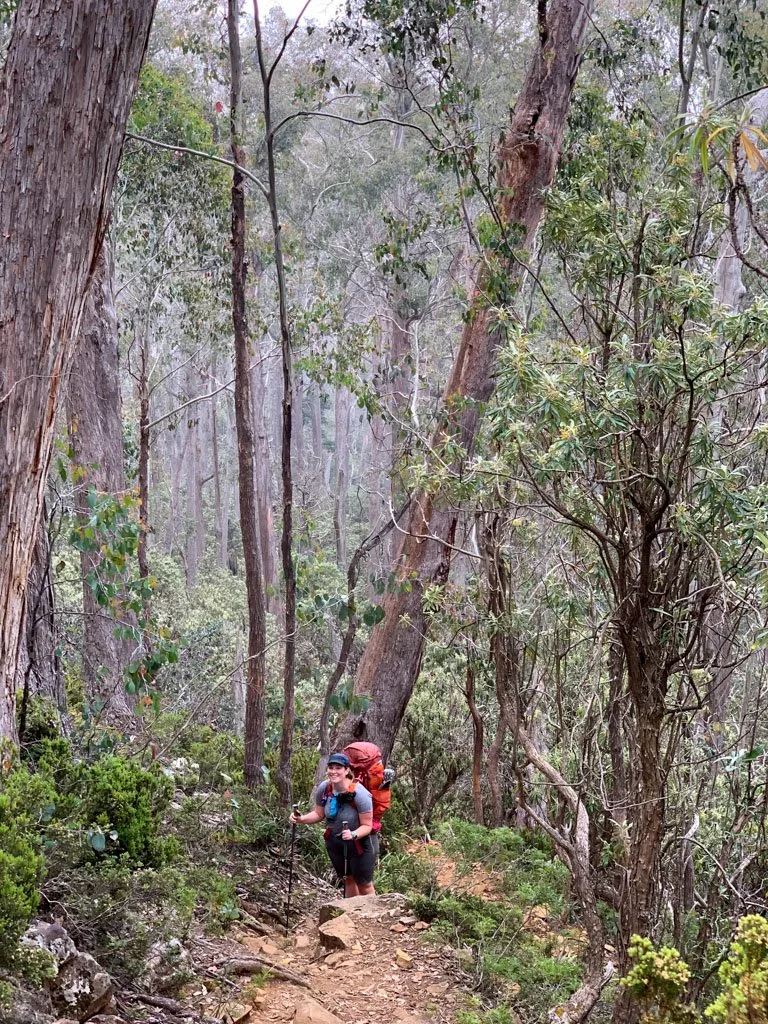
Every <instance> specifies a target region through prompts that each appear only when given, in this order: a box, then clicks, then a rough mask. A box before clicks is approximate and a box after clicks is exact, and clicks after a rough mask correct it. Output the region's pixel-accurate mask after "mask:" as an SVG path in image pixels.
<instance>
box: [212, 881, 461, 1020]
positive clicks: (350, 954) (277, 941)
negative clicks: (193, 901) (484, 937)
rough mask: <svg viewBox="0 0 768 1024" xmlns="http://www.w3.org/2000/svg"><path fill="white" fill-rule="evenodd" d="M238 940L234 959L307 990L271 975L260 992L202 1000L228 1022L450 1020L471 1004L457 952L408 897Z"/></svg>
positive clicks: (349, 905)
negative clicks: (262, 963)
mask: <svg viewBox="0 0 768 1024" xmlns="http://www.w3.org/2000/svg"><path fill="white" fill-rule="evenodd" d="M333 915H336V916H333ZM326 918H328V920H326ZM320 922H323V923H322V924H321V923H320ZM232 939H233V941H231V942H229V943H228V944H227V955H228V956H229V957H231V958H232V959H233V960H236V959H238V958H241V959H244V958H248V957H258V958H261V959H264V960H267V961H269V962H271V963H272V964H274V965H276V966H277V967H280V968H283V969H285V970H287V971H290V972H292V973H294V974H295V975H297V976H299V977H300V978H302V979H303V980H304V981H305V983H306V984H307V985H308V986H309V987H304V986H301V985H298V984H292V983H291V982H289V981H286V980H281V979H278V978H271V979H270V980H269V981H267V983H266V985H264V986H263V987H261V988H259V987H257V985H258V982H257V983H256V984H253V983H251V984H248V983H247V982H246V983H243V984H242V985H239V986H238V990H237V991H230V992H229V993H228V994H227V996H226V1004H225V1005H222V996H221V995H219V996H218V997H217V998H216V999H210V998H209V999H205V998H203V999H201V1000H200V1001H199V1002H198V1007H199V1010H203V1011H204V1015H205V1016H206V1017H209V1018H214V1019H219V1020H224V1021H226V1022H227V1024H287V1022H289V1021H292V1022H294V1024H338V1022H341V1024H422V1022H432V1024H452V1022H453V1021H454V1019H455V1014H456V1011H457V1009H460V1008H461V1007H463V1006H465V1005H466V1000H467V993H468V989H467V987H466V984H467V981H468V979H467V977H466V976H465V975H464V974H463V973H462V971H461V968H460V964H459V962H458V959H457V956H456V953H455V951H454V950H453V949H451V948H450V947H445V946H442V945H439V944H437V943H436V942H435V941H434V938H433V935H432V934H431V931H430V929H429V926H428V925H426V924H425V923H424V922H421V921H418V920H417V919H416V918H415V917H414V916H413V915H411V914H409V913H408V911H407V908H406V905H405V901H404V899H403V897H402V896H377V897H358V898H356V899H353V900H340V901H336V902H334V903H331V904H328V905H326V906H324V907H321V908H320V909H319V913H318V915H317V916H314V917H311V918H305V919H304V920H303V921H302V922H301V923H300V924H299V925H298V926H297V927H296V928H295V929H294V930H293V931H292V933H291V934H290V935H282V936H281V935H279V934H277V933H273V934H270V935H266V936H259V935H256V934H253V933H252V932H246V931H240V932H236V933H235V934H234V935H233V936H232ZM255 971H256V968H255V967H254V972H255ZM198 1012H199V1011H198Z"/></svg>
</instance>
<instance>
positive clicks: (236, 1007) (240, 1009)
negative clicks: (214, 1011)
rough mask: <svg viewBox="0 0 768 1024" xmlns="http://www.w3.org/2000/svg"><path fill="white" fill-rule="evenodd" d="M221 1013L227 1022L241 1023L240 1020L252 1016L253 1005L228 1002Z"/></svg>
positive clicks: (228, 1023) (227, 1023) (229, 1023)
mask: <svg viewBox="0 0 768 1024" xmlns="http://www.w3.org/2000/svg"><path fill="white" fill-rule="evenodd" d="M219 1013H220V1014H221V1018H222V1020H223V1021H224V1022H225V1024H240V1021H243V1020H246V1019H247V1018H248V1017H249V1016H250V1013H251V1007H250V1006H244V1005H243V1003H226V1004H225V1005H224V1006H223V1007H222V1008H221V1010H219Z"/></svg>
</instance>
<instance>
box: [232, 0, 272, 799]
mask: <svg viewBox="0 0 768 1024" xmlns="http://www.w3.org/2000/svg"><path fill="white" fill-rule="evenodd" d="M239 17H240V9H239V3H238V0H229V4H228V9H227V27H228V30H229V59H230V67H231V75H232V83H231V89H230V110H229V118H230V134H231V144H232V159H233V160H234V162H235V163H236V164H238V165H239V166H241V167H242V166H244V160H245V153H244V151H243V146H242V142H241V132H242V77H243V62H242V56H241V53H240V26H239ZM245 278H246V261H245V189H244V179H243V175H242V174H241V173H240V171H238V170H235V171H233V174H232V321H233V324H234V331H235V422H236V424H237V456H238V480H239V489H240V524H241V530H242V536H243V559H244V562H245V587H246V591H247V594H248V668H247V672H246V679H247V684H246V693H245V772H244V775H245V784H246V786H248V787H249V788H254V787H256V786H259V785H261V783H262V782H263V781H264V777H263V774H262V765H263V764H264V684H265V673H266V660H265V648H266V623H265V612H264V587H263V583H262V577H261V558H260V555H259V536H258V531H257V528H256V494H255V487H254V437H253V413H252V409H251V375H250V365H249V364H250V358H249V345H248V321H247V318H246V310H245Z"/></svg>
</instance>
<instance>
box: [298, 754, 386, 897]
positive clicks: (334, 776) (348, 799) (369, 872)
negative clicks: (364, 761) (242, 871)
mask: <svg viewBox="0 0 768 1024" xmlns="http://www.w3.org/2000/svg"><path fill="white" fill-rule="evenodd" d="M327 771H328V781H327V782H321V783H320V785H319V786H318V787H317V789H316V790H315V792H314V801H315V808H314V810H313V811H310V812H309V814H299V813H298V811H294V812H293V813H292V814H291V818H290V820H291V822H297V823H298V824H300V825H314V824H315V823H316V822H319V821H324V822H325V823H326V826H327V827H326V830H325V848H326V850H327V851H328V856H329V857H330V859H331V864H333V867H334V869H335V871H336V874H337V875H338V876H339V878H343V879H344V895H345V896H346V897H350V896H373V895H374V894H375V890H374V888H373V869H374V867H375V864H376V854H375V850H374V846H373V841H372V839H371V831H372V830H373V799H372V797H371V794H370V793H369V792H368V790H367V789H366V788H365V786H363V784H362V783H361V782H355V777H354V774H353V772H352V768H351V763H350V760H349V758H348V757H347V755H346V754H341V753H339V754H331V756H330V757H329V758H328V770H327ZM345 826H346V827H345Z"/></svg>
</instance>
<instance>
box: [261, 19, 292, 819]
mask: <svg viewBox="0 0 768 1024" xmlns="http://www.w3.org/2000/svg"><path fill="white" fill-rule="evenodd" d="M253 9H254V27H255V31H256V54H257V57H258V62H259V73H260V76H261V85H262V97H263V102H264V132H265V135H266V155H267V181H268V188H267V204H268V206H269V216H270V220H271V221H272V246H273V249H274V255H275V271H276V274H277V297H278V307H279V313H280V356H281V363H282V370H283V405H282V422H281V427H282V430H281V443H280V467H281V479H282V489H283V524H282V526H283V532H282V536H281V538H280V558H281V563H282V568H283V579H284V581H285V619H284V623H285V625H284V629H285V645H284V655H283V723H282V730H281V734H280V761H279V764H278V768H277V789H278V794H279V796H280V801H281V803H282V804H283V806H285V807H287V806H288V805H289V804H290V803H291V799H292V795H293V783H292V778H291V758H292V755H293V727H294V722H295V720H296V708H295V674H296V570H295V566H294V564H293V464H292V461H291V447H292V444H293V433H294V429H293V425H294V409H293V402H294V398H295V393H294V375H293V351H292V345H291V331H290V326H289V323H288V287H287V284H286V279H285V263H284V260H283V243H282V226H281V224H280V216H279V211H278V201H277V176H276V168H275V135H274V125H273V121H272V76H273V73H274V71H275V68H276V66H277V63H278V62H279V60H280V57H277V58H276V60H275V63H274V64H273V65H272V66H271V67H270V68H268V67H267V62H266V56H265V53H264V44H263V39H262V30H261V18H260V15H259V5H258V0H254V5H253ZM297 386H298V385H297ZM299 394H300V392H299ZM300 408H301V407H300V405H299V409H300ZM299 415H300V414H299ZM296 422H297V427H298V430H297V442H299V441H300V440H301V438H300V436H299V435H300V434H301V431H302V421H301V419H300V418H297V421H296ZM300 456H301V452H300V450H299V458H300Z"/></svg>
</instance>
